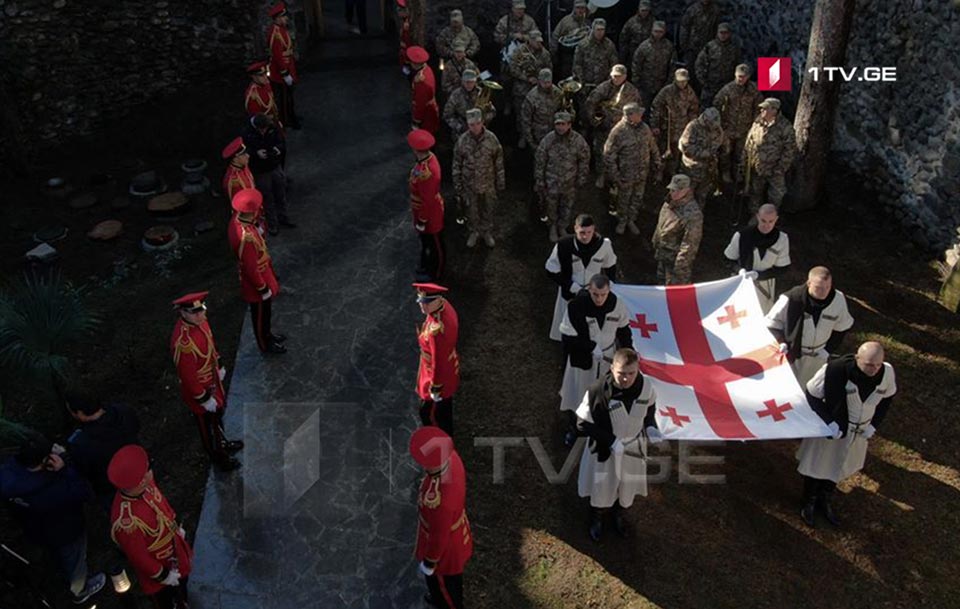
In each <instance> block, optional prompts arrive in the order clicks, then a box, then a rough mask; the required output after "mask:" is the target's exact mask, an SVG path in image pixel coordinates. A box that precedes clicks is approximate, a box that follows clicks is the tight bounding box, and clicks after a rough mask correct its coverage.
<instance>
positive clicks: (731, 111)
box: [713, 80, 763, 139]
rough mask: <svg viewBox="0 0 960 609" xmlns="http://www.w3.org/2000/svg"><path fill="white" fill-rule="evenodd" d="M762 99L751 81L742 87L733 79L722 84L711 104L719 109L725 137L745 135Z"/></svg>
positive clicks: (755, 116)
mask: <svg viewBox="0 0 960 609" xmlns="http://www.w3.org/2000/svg"><path fill="white" fill-rule="evenodd" d="M762 101H763V95H761V94H760V92H759V91H757V85H756V84H754V83H753V82H752V81H747V84H745V85H743V86H742V87H741V86H740V85H738V84H737V81H735V80H732V81H730V82H728V83H727V84H725V85H723V88H722V89H720V92H719V93H717V94H716V96H714V98H713V105H714V107H715V108H716V109H717V110H719V111H720V124H721V125H723V132H724V133H726V134H727V137H733V138H738V139H739V138H742V137H745V136H746V135H747V132H748V131H750V126H751V125H753V121H754V119H756V118H757V113H758V112H759V111H760V110H759V109H758V106H759V105H760V102H762Z"/></svg>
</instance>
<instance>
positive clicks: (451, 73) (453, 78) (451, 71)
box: [440, 59, 480, 96]
mask: <svg viewBox="0 0 960 609" xmlns="http://www.w3.org/2000/svg"><path fill="white" fill-rule="evenodd" d="M464 70H473V71H475V72H479V71H480V70H478V69H477V64H475V63H473V61H472V60H470V59H464V60H463V63H462V64H458V63H457V62H456V61H454V60H453V59H451V60H450V61H446V62H444V64H443V76H441V77H440V88H441V89H443V93H444V95H447V96H449V95H450V94H451V93H453V91H454V90H456V88H457V87H459V86H460V84H461V83H462V82H463V71H464Z"/></svg>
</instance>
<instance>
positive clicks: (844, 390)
mask: <svg viewBox="0 0 960 609" xmlns="http://www.w3.org/2000/svg"><path fill="white" fill-rule="evenodd" d="M896 392H897V381H896V375H895V374H894V372H893V366H891V365H890V364H889V363H887V362H885V361H884V352H883V345H881V344H880V343H878V342H873V341H870V342H866V343H863V344H862V345H860V348H859V349H857V354H856V355H844V356H843V357H839V358H837V359H835V360H833V361H832V362H830V363H829V364H826V365H824V366H821V367H820V369H819V370H818V371H817V373H816V374H815V375H814V376H813V378H812V379H810V382H809V383H807V400H808V401H809V402H810V405H811V406H812V407H813V409H814V411H815V412H816V413H817V414H818V415H820V418H822V419H823V420H824V422H825V423H826V424H827V425H828V426H829V427H830V431H831V432H832V433H833V435H832V436H830V437H827V438H805V439H804V440H803V442H801V443H800V449H799V450H798V451H797V459H798V460H799V461H800V464H799V466H798V467H797V471H798V472H800V475H801V476H803V507H802V508H801V510H800V516H801V518H803V521H804V522H805V523H806V524H807V525H809V526H811V527H812V526H814V525H815V522H816V510H817V507H820V508H821V509H822V510H823V515H824V516H825V517H826V518H827V520H828V521H829V522H830V523H831V524H832V525H834V526H839V524H840V519H839V518H837V514H836V512H835V511H834V510H833V506H832V505H831V504H830V498H831V495H832V494H833V491H834V489H835V488H836V487H837V483H838V482H840V481H842V480H844V479H846V478H849V477H850V476H852V475H853V474H855V473H857V472H859V471H860V470H861V469H863V464H864V462H865V461H866V458H867V441H868V440H869V439H870V438H872V437H873V435H874V434H875V433H876V432H877V428H878V427H880V425H881V424H882V423H883V420H884V418H886V416H887V411H888V410H889V409H890V404H891V402H892V401H893V395H894V394H895V393H896Z"/></svg>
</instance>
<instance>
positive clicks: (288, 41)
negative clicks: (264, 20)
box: [267, 2, 300, 129]
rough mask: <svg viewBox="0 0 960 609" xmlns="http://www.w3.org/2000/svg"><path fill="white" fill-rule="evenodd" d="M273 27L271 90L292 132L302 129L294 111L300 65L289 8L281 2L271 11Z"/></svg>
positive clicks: (270, 33)
mask: <svg viewBox="0 0 960 609" xmlns="http://www.w3.org/2000/svg"><path fill="white" fill-rule="evenodd" d="M268 14H269V15H270V18H271V19H273V23H272V24H271V25H270V27H269V29H267V46H269V47H270V86H271V87H272V88H273V97H274V99H275V100H276V104H277V110H278V112H279V116H280V122H281V123H282V124H284V125H286V126H288V127H290V128H291V129H299V128H300V120H299V119H298V118H297V113H296V112H295V111H294V108H293V85H294V84H296V83H297V82H299V79H298V78H297V61H296V59H295V58H294V56H293V54H294V52H293V39H292V38H290V30H288V29H287V24H288V23H289V21H290V17H289V16H288V15H287V6H286V4H284V3H283V2H278V3H276V4H274V5H273V6H272V7H270V10H269V11H268Z"/></svg>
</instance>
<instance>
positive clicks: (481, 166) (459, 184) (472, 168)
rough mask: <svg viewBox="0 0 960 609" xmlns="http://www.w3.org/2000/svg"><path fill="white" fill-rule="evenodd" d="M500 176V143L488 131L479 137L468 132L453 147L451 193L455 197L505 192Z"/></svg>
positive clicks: (501, 169) (502, 178) (501, 151)
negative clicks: (454, 194)
mask: <svg viewBox="0 0 960 609" xmlns="http://www.w3.org/2000/svg"><path fill="white" fill-rule="evenodd" d="M506 186H507V185H506V176H505V175H504V172H503V148H502V147H501V146H500V140H498V139H497V136H496V135H494V134H493V132H492V131H490V130H489V129H484V130H483V132H482V133H481V134H480V136H479V137H476V136H474V135H473V134H472V133H470V132H469V131H467V132H466V133H464V134H463V135H461V136H460V138H459V139H458V140H457V144H456V145H455V146H454V147H453V190H454V192H456V193H457V195H458V196H462V195H463V193H465V192H468V191H469V192H475V193H491V192H494V191H497V190H504V189H505V188H506Z"/></svg>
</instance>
